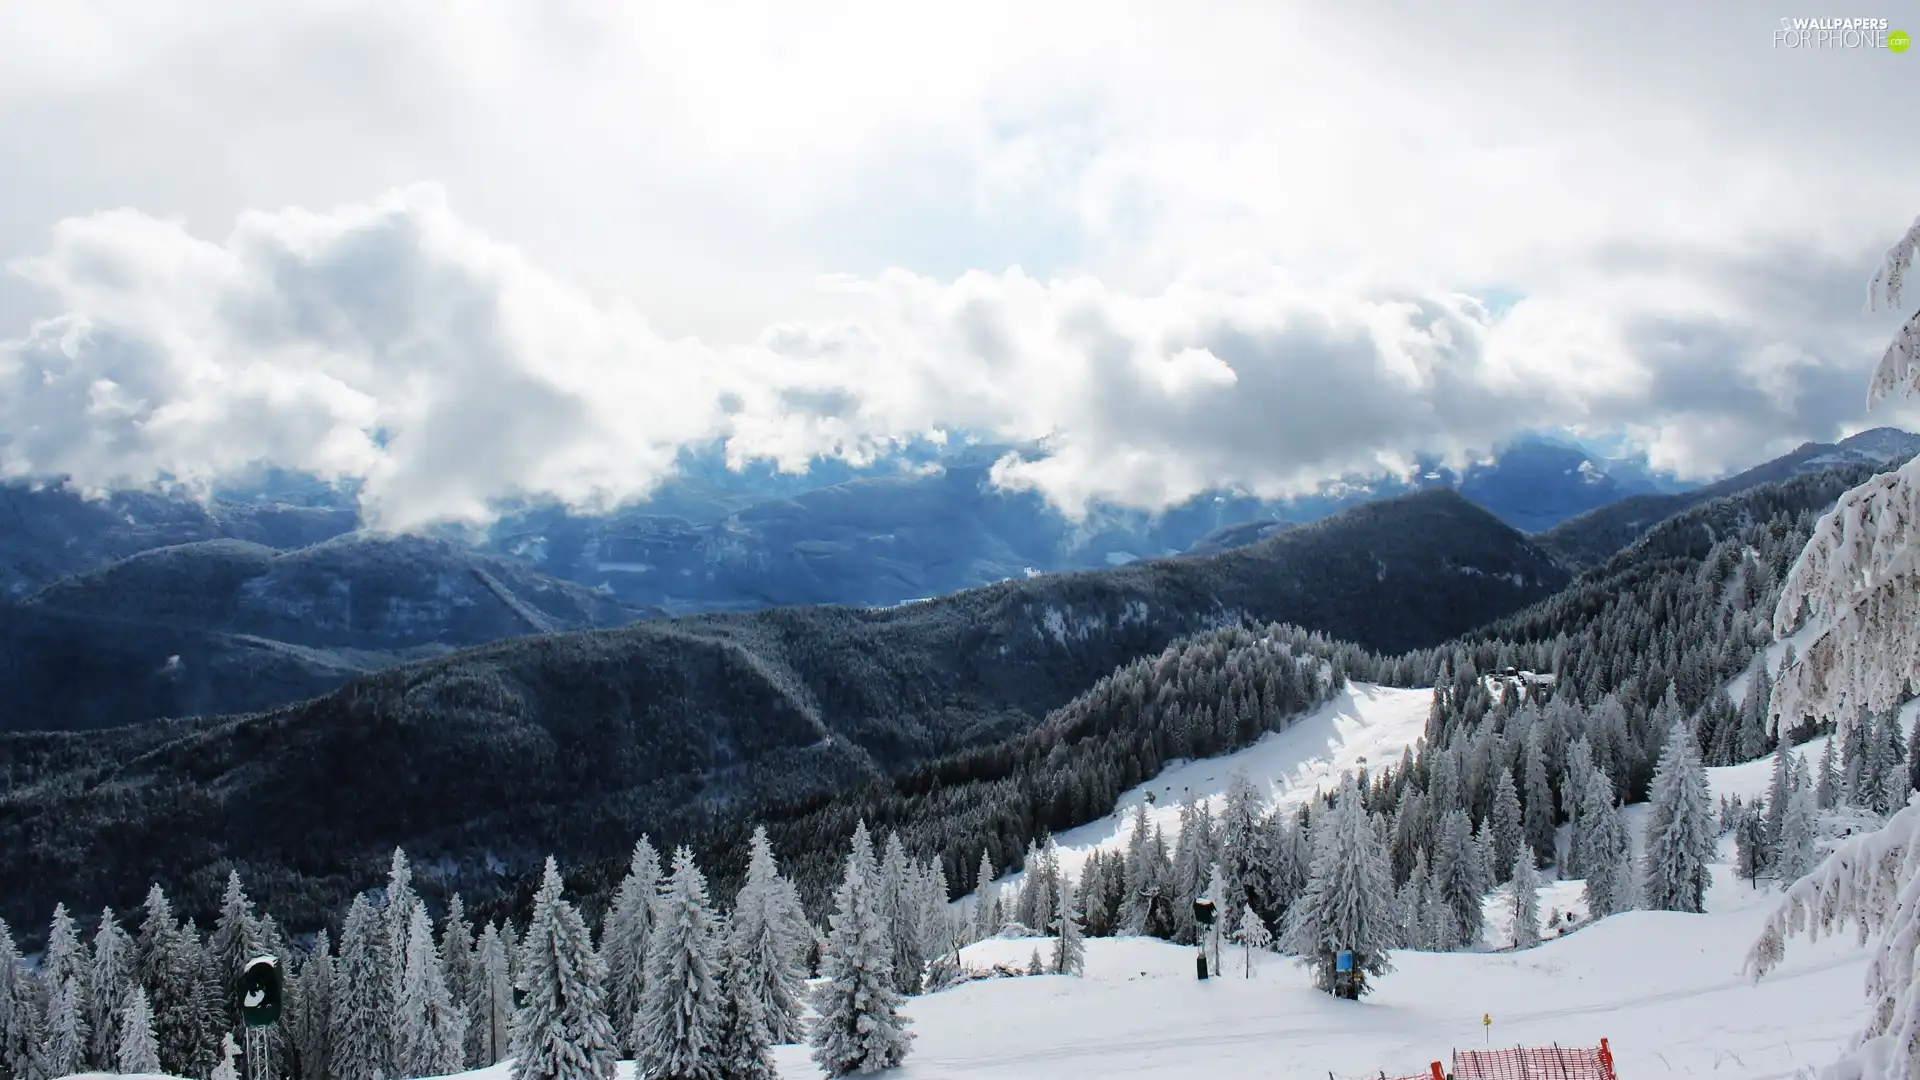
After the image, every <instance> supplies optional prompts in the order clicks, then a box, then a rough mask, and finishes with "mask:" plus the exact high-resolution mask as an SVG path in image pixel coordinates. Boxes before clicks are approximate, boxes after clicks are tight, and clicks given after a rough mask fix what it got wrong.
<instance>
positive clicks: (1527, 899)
mask: <svg viewBox="0 0 1920 1080" xmlns="http://www.w3.org/2000/svg"><path fill="white" fill-rule="evenodd" d="M1508 885H1509V887H1510V888H1511V889H1512V890H1513V891H1512V905H1511V907H1510V908H1509V911H1510V913H1511V914H1512V916H1513V930H1512V937H1513V947H1514V948H1516V949H1531V948H1533V947H1534V946H1535V945H1538V944H1540V878H1539V876H1538V875H1537V874H1535V872H1534V868H1533V853H1532V852H1528V851H1523V852H1521V853H1520V854H1519V856H1518V857H1516V858H1515V859H1514V860H1513V878H1512V880H1511V881H1509V882H1508Z"/></svg>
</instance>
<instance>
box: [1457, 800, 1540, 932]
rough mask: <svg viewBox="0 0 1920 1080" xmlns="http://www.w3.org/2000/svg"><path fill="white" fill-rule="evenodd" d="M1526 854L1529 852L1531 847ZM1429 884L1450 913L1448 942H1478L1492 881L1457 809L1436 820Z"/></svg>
mask: <svg viewBox="0 0 1920 1080" xmlns="http://www.w3.org/2000/svg"><path fill="white" fill-rule="evenodd" d="M1528 851H1529V853H1531V852H1532V851H1533V848H1532V847H1531V845H1529V847H1528ZM1433 884H1434V889H1435V891H1436V892H1437V893H1438V894H1439V896H1440V902H1441V903H1443V904H1445V905H1446V907H1447V910H1448V911H1450V912H1451V913H1452V914H1453V919H1454V929H1453V931H1452V933H1451V934H1450V935H1449V937H1450V939H1451V940H1452V941H1453V942H1455V943H1457V945H1459V946H1465V945H1472V944H1473V943H1474V942H1476V941H1478V940H1479V939H1480V931H1481V929H1482V925H1483V923H1484V922H1485V918H1486V915H1485V912H1486V909H1485V906H1484V904H1483V900H1484V899H1485V898H1486V895H1487V890H1489V889H1490V888H1492V887H1493V882H1492V881H1491V880H1490V875H1489V874H1488V873H1487V866H1486V859H1485V856H1484V854H1483V853H1482V851H1481V849H1480V848H1479V846H1478V845H1476V844H1475V842H1474V838H1473V825H1472V822H1471V821H1470V820H1469V819H1468V817H1467V812H1466V811H1465V810H1462V809H1460V808H1458V807H1456V808H1454V809H1452V810H1449V811H1447V812H1446V813H1445V814H1444V815H1443V816H1442V817H1441V819H1440V827H1439V830H1438V835H1437V836H1436V838H1435V841H1434V851H1433Z"/></svg>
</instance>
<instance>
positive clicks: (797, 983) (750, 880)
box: [727, 827, 945, 1044]
mask: <svg viewBox="0 0 1920 1080" xmlns="http://www.w3.org/2000/svg"><path fill="white" fill-rule="evenodd" d="M943 888H944V886H943ZM791 892H792V889H791V885H790V884H789V883H788V882H787V881H786V880H785V879H784V878H782V877H781V876H780V871H779V866H778V864H777V863H776V862H775V861H774V854H773V844H772V843H771V842H770V841H769V840H768V839H767V830H766V828H765V827H761V828H756V829H755V830H754V831H753V841H752V845H751V850H750V854H749V855H748V857H747V879H746V883H745V884H744V885H742V886H741V887H740V893H739V896H738V897H737V898H736V899H735V900H734V905H733V916H732V918H731V919H729V920H728V924H727V930H728V935H729V937H730V940H731V943H732V949H733V953H734V956H735V958H736V959H737V960H738V962H739V963H740V964H741V965H743V970H742V971H741V973H740V975H739V978H742V979H744V980H745V982H744V983H741V984H740V985H743V986H746V987H748V988H750V989H751V990H752V992H753V994H754V995H755V996H756V997H757V998H758V999H759V1008H760V1016H761V1022H762V1023H764V1024H765V1025H766V1028H767V1036H768V1038H770V1039H772V1040H773V1042H774V1043H775V1044H785V1043H797V1042H799V1041H800V1040H801V1039H802V1038H803V1037H804V1036H805V1034H806V1032H805V1026H804V1025H803V1023H802V1021H801V1016H802V1014H803V1013H804V1011H805V998H804V992H805V986H804V982H805V975H806V971H805V966H804V965H805V963H806V948H807V940H806V939H805V938H803V937H801V935H800V934H799V932H798V930H799V929H800V926H803V925H804V916H801V919H802V923H801V924H800V926H797V925H796V923H795V916H796V914H797V912H796V911H795V910H794V909H795V908H797V906H798V905H797V902H796V900H795V898H794V897H793V896H792V895H791ZM944 901H945V898H944V897H942V903H941V908H942V913H943V914H944V908H945V902H944Z"/></svg>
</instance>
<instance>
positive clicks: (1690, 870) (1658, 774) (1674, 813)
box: [1643, 719, 1714, 912]
mask: <svg viewBox="0 0 1920 1080" xmlns="http://www.w3.org/2000/svg"><path fill="white" fill-rule="evenodd" d="M1647 801H1648V803H1649V806H1648V813H1647V851H1646V868H1645V871H1644V875H1643V876H1644V879H1645V881H1646V896H1645V900H1646V903H1647V907H1649V908H1651V909H1652V910H1655V911H1690V912H1698V911H1700V910H1701V906H1702V903H1703V901H1704V900H1705V898H1706V894H1707V884H1708V882H1709V880H1710V876H1711V875H1710V873H1709V866H1710V864H1711V863H1712V862H1713V848H1714V831H1713V802H1712V798H1711V796H1710V795H1709V794H1708V791H1707V773H1706V769H1705V768H1704V767H1703V766H1702V765H1701V763H1700V752H1699V749H1698V748H1697V747H1696V746H1695V745H1694V742H1693V726H1692V725H1691V724H1689V723H1687V722H1686V721H1685V720H1684V719H1683V720H1681V721H1679V722H1677V723H1675V724H1674V725H1673V727H1672V729H1671V730H1670V731H1669V732H1668V733H1667V746H1666V749H1664V750H1662V751H1661V752H1660V763H1659V765H1658V766H1657V767H1655V769H1654V772H1653V787H1652V789H1651V792H1650V794H1649V797H1648V800H1647Z"/></svg>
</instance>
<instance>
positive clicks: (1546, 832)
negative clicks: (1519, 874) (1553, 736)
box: [1435, 723, 1558, 870]
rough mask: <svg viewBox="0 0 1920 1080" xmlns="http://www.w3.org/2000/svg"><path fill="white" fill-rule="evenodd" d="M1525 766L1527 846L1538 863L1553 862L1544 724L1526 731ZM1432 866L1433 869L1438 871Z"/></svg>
mask: <svg viewBox="0 0 1920 1080" xmlns="http://www.w3.org/2000/svg"><path fill="white" fill-rule="evenodd" d="M1521 760H1522V761H1524V762H1525V764H1526V777H1525V779H1526V806H1525V809H1524V810H1523V811H1522V817H1523V818H1524V824H1525V825H1526V831H1527V843H1529V844H1531V845H1532V846H1533V854H1534V858H1535V859H1536V860H1537V863H1536V864H1538V863H1547V862H1551V861H1552V860H1553V848H1554V840H1555V838H1556V837H1557V835H1558V834H1557V823H1556V822H1555V821H1554V816H1553V789H1552V788H1551V787H1550V786H1548V784H1547V750H1546V725H1545V724H1540V723H1536V724H1533V725H1532V726H1530V727H1529V728H1528V729H1527V741H1526V748H1525V751H1524V756H1523V757H1522V759H1521ZM1452 805H1453V804H1449V805H1447V806H1441V807H1436V812H1437V813H1445V812H1446V811H1447V810H1449V809H1452ZM1438 869H1439V868H1438V867H1435V870H1438Z"/></svg>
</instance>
